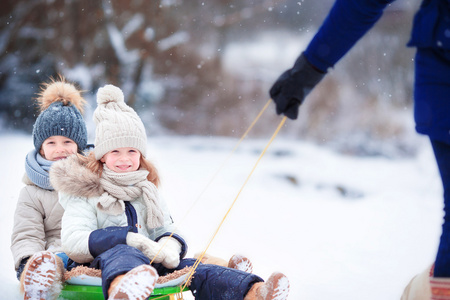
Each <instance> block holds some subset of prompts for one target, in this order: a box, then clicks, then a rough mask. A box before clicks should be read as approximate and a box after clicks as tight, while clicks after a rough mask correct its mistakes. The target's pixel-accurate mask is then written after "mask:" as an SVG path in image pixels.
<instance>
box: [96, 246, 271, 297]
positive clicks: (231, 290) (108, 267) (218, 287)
mask: <svg viewBox="0 0 450 300" xmlns="http://www.w3.org/2000/svg"><path fill="white" fill-rule="evenodd" d="M149 263H150V260H149V259H148V258H147V257H146V256H145V255H144V254H143V253H142V252H141V251H139V250H137V249H136V248H133V247H130V246H127V245H124V244H119V245H117V246H115V247H113V248H111V249H109V250H107V251H105V252H103V253H102V254H100V255H99V256H97V257H96V258H95V260H94V261H93V262H92V264H91V267H93V268H96V269H100V270H101V271H102V290H103V296H104V297H105V299H107V298H108V289H109V286H110V285H111V282H112V281H113V279H114V278H116V277H117V276H119V275H122V274H125V273H126V272H128V271H130V270H131V269H133V268H135V267H137V266H140V265H143V264H149ZM194 263H195V259H192V258H187V259H182V260H181V262H180V265H179V266H178V267H177V268H176V269H175V270H180V269H183V268H184V267H186V266H192V265H194ZM153 267H155V269H156V270H157V271H158V274H159V275H161V276H163V275H166V274H168V273H170V272H171V271H174V270H169V269H167V268H165V267H164V266H163V265H161V264H154V265H153ZM261 281H263V280H262V279H261V278H260V277H258V276H256V275H253V274H250V273H246V272H242V271H239V270H235V269H230V268H225V267H221V266H216V265H208V264H199V265H198V267H197V268H196V270H195V274H194V276H193V278H192V280H191V285H190V286H189V289H190V290H191V291H192V294H193V295H194V296H195V299H197V300H210V299H215V300H237V299H244V297H245V295H246V294H247V292H248V291H249V290H250V288H251V287H252V285H253V284H254V283H256V282H261Z"/></svg>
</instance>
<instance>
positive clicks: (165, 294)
mask: <svg viewBox="0 0 450 300" xmlns="http://www.w3.org/2000/svg"><path fill="white" fill-rule="evenodd" d="M79 270H82V272H86V270H88V272H89V269H87V268H86V267H78V270H77V268H75V269H74V270H73V271H69V272H66V274H65V277H66V281H65V284H64V286H63V289H62V291H61V293H60V294H59V298H58V299H68V300H103V299H104V297H103V292H102V279H101V277H99V276H97V275H98V274H96V275H92V274H85V273H83V274H79V273H78V272H79ZM75 273H78V274H76V275H73V274H75ZM188 275H189V268H185V269H182V270H179V271H175V272H173V273H172V275H170V274H169V275H166V276H163V277H160V280H159V281H158V282H157V283H156V285H155V288H154V289H153V292H152V294H151V295H150V297H149V298H148V299H155V300H156V299H164V300H174V299H177V298H175V296H174V295H177V294H178V295H180V294H181V293H182V292H185V291H188V290H189V288H188V287H185V288H184V289H183V288H182V286H184V283H185V282H186V280H187V278H188ZM161 279H162V280H161Z"/></svg>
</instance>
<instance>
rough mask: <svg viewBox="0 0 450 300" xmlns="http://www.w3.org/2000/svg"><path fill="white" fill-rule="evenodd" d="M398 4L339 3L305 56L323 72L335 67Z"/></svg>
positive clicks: (376, 0) (385, 0)
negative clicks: (383, 15) (386, 12)
mask: <svg viewBox="0 0 450 300" xmlns="http://www.w3.org/2000/svg"><path fill="white" fill-rule="evenodd" d="M394 1H395V0H336V2H335V3H334V5H333V7H332V9H331V11H330V12H329V14H328V16H327V17H326V19H325V21H324V22H323V24H322V26H321V27H320V29H319V31H318V32H317V33H316V35H315V36H314V38H313V39H312V41H311V42H310V44H309V45H308V47H307V48H306V50H305V52H304V55H305V57H306V59H307V60H308V61H309V62H310V63H311V64H312V65H313V66H315V67H316V68H318V69H319V70H321V71H323V72H326V71H327V70H328V68H330V67H333V66H334V65H335V63H337V62H338V61H339V59H341V58H342V57H343V56H344V55H345V54H346V53H347V52H348V51H349V50H350V49H351V48H352V47H353V45H354V44H355V43H356V42H357V41H358V40H359V39H360V38H361V37H362V36H363V35H364V34H365V33H366V32H367V31H368V30H369V29H370V28H372V26H373V25H374V24H375V23H376V22H377V21H378V20H379V19H380V17H381V15H382V14H383V10H384V9H385V8H386V6H387V5H388V4H390V3H392V2H394Z"/></svg>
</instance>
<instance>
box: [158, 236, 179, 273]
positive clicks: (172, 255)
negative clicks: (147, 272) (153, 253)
mask: <svg viewBox="0 0 450 300" xmlns="http://www.w3.org/2000/svg"><path fill="white" fill-rule="evenodd" d="M158 244H160V245H161V247H163V249H162V252H164V256H165V257H164V260H163V261H162V264H163V266H164V267H166V268H168V269H175V268H176V267H178V265H179V264H180V253H181V243H180V242H179V241H177V240H176V239H174V238H172V237H163V238H161V239H160V240H159V241H158Z"/></svg>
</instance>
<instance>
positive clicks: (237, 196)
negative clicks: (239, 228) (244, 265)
mask: <svg viewBox="0 0 450 300" xmlns="http://www.w3.org/2000/svg"><path fill="white" fill-rule="evenodd" d="M286 119H287V117H286V116H285V117H283V119H282V120H281V122H280V124H278V127H277V129H276V130H275V132H274V134H273V135H272V137H271V138H270V140H269V142H268V143H267V145H266V147H265V148H264V150H263V151H262V152H261V154H260V155H259V157H258V159H257V161H256V163H255V165H254V166H253V168H252V170H251V171H250V174H249V175H248V176H247V179H245V181H244V184H243V185H242V186H241V188H240V190H239V192H238V194H237V195H236V197H235V199H234V200H233V202H232V203H231V205H230V207H229V208H228V211H227V212H226V213H225V215H224V217H223V218H222V221H221V222H220V224H219V226H217V228H216V230H215V232H214V234H213V236H212V237H211V239H210V240H209V243H208V245H207V246H206V248H205V249H204V250H203V252H202V253H201V254H200V255H199V257H198V258H197V260H196V261H195V263H194V265H193V267H192V268H191V270H190V272H189V275H188V278H187V280H186V283H185V284H184V285H183V287H182V288H183V289H184V288H185V287H186V286H187V282H190V280H191V277H192V275H193V274H194V272H195V269H197V267H198V265H199V264H200V261H201V260H202V258H203V256H204V255H205V253H206V251H208V248H209V246H211V243H212V241H213V240H214V238H215V237H216V235H217V233H218V232H219V230H220V228H221V227H222V225H223V223H224V222H225V219H226V218H227V217H228V215H229V213H230V211H231V209H232V208H233V206H234V204H235V203H236V201H237V199H238V198H239V195H240V194H241V192H242V190H243V189H244V187H245V185H246V184H247V182H248V181H249V180H250V177H251V176H252V175H253V172H254V171H255V169H256V167H257V166H258V164H259V162H260V161H261V159H262V157H263V156H264V154H266V151H267V149H268V148H269V146H270V144H272V142H273V140H274V139H275V137H276V136H277V135H278V132H279V131H280V130H281V128H282V127H283V125H284V123H285V122H286Z"/></svg>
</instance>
